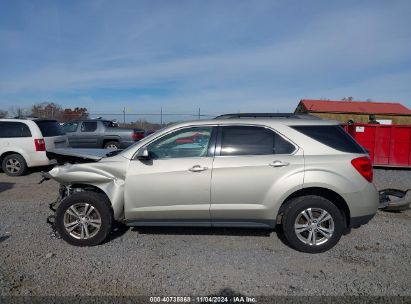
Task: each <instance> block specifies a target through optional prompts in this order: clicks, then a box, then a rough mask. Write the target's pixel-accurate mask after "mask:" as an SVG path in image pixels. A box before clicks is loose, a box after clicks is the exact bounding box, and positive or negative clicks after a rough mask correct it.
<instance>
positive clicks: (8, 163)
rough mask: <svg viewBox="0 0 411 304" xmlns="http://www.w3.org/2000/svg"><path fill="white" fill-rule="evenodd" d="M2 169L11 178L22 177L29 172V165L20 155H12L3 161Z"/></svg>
mask: <svg viewBox="0 0 411 304" xmlns="http://www.w3.org/2000/svg"><path fill="white" fill-rule="evenodd" d="M2 169H3V171H4V173H6V174H7V175H9V176H21V175H23V174H25V173H26V171H27V163H26V160H25V159H24V157H23V156H21V155H20V154H10V155H7V156H6V157H5V158H4V159H3V162H2Z"/></svg>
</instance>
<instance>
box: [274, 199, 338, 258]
mask: <svg viewBox="0 0 411 304" xmlns="http://www.w3.org/2000/svg"><path fill="white" fill-rule="evenodd" d="M308 208H312V209H310V211H311V213H312V214H313V217H312V218H313V219H314V220H313V221H310V220H307V218H306V217H305V216H304V215H302V212H303V211H304V210H307V209H308ZM321 210H324V211H326V212H327V213H328V214H329V215H330V217H331V219H332V220H327V221H325V222H322V223H321V224H319V223H318V221H317V220H316V218H319V215H320V214H321V212H322V211H321ZM306 214H307V215H308V213H306ZM317 216H318V217H317ZM327 217H328V215H327V216H325V218H327ZM305 220H307V223H304V221H305ZM296 221H298V222H297V223H302V224H303V225H305V226H304V227H307V229H306V230H304V229H305V228H304V227H302V228H300V229H301V231H302V232H300V233H297V232H296V228H295V224H296ZM319 225H320V226H319ZM308 226H310V227H308ZM345 226H346V225H345V224H344V218H343V215H342V213H341V211H340V210H339V209H338V208H337V206H335V205H334V204H333V203H332V202H330V201H329V200H327V199H325V198H323V197H320V196H316V195H307V196H302V197H297V198H294V199H292V200H291V201H290V202H289V203H288V204H287V205H286V207H285V209H284V214H283V220H282V228H283V233H284V236H285V238H286V240H287V241H288V243H289V244H290V246H291V247H293V248H295V249H297V250H299V251H302V252H307V253H320V252H324V251H327V250H329V249H331V248H332V247H334V246H335V245H336V244H337V243H338V241H339V240H340V238H341V236H342V234H343V232H344V230H345ZM314 228H315V229H314ZM324 228H325V229H327V230H331V228H332V229H333V232H332V234H331V236H330V235H329V233H327V232H325V230H324ZM320 230H321V231H320ZM314 231H317V232H314ZM323 232H325V233H326V234H327V235H328V237H329V238H327V237H326V236H325V235H324V234H323ZM310 233H312V234H310ZM310 235H311V237H310ZM312 235H315V236H316V238H318V239H317V240H316V242H319V243H320V244H316V245H313V244H314V240H313V238H312ZM301 238H302V239H305V240H306V242H310V243H313V244H311V245H310V244H308V243H306V242H304V241H303V240H302V239H301ZM321 240H323V241H321Z"/></svg>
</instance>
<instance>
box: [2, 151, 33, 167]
mask: <svg viewBox="0 0 411 304" xmlns="http://www.w3.org/2000/svg"><path fill="white" fill-rule="evenodd" d="M12 154H18V155H20V156H21V157H23V158H24V161H25V162H26V163H27V158H26V157H25V156H24V155H23V154H22V153H20V152H17V151H7V152H4V153H3V154H1V155H0V164H1V163H3V160H4V158H6V157H7V156H9V155H12Z"/></svg>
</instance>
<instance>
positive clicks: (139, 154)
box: [136, 147, 150, 160]
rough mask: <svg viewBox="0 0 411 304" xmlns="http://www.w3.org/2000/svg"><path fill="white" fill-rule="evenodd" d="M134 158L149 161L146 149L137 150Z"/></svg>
mask: <svg viewBox="0 0 411 304" xmlns="http://www.w3.org/2000/svg"><path fill="white" fill-rule="evenodd" d="M136 158H137V159H141V160H147V159H150V152H148V150H147V148H145V147H144V148H141V149H140V150H138V152H137V154H136Z"/></svg>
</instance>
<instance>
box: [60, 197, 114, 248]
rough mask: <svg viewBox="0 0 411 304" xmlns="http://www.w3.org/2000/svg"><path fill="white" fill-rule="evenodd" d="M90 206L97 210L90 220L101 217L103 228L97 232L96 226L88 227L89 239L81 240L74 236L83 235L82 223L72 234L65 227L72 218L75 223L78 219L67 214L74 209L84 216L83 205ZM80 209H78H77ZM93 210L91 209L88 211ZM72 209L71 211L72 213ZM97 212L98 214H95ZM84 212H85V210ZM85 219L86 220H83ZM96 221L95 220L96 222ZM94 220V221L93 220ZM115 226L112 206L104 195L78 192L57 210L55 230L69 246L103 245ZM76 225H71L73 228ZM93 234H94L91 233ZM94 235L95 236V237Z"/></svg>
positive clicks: (91, 214)
mask: <svg viewBox="0 0 411 304" xmlns="http://www.w3.org/2000/svg"><path fill="white" fill-rule="evenodd" d="M85 203H87V204H89V205H90V206H92V207H94V208H95V209H94V210H93V211H92V212H91V213H90V219H92V217H93V215H94V217H95V219H98V218H99V217H100V219H101V226H100V228H99V229H98V231H95V230H94V229H97V228H95V227H94V226H92V225H91V224H90V225H86V226H87V230H88V231H89V232H90V237H89V238H83V239H81V238H80V237H81V235H80V236H78V235H77V237H76V236H74V234H78V233H80V232H81V233H82V230H83V228H82V227H81V226H82V225H81V223H79V224H77V227H76V228H75V229H74V230H73V231H72V232H71V233H70V232H69V231H67V229H66V227H65V222H66V224H67V219H68V218H72V219H73V223H74V222H75V221H76V218H75V217H73V216H71V215H70V214H68V213H66V211H67V210H68V209H69V208H71V207H74V208H75V209H76V210H77V211H79V214H82V216H83V215H84V213H82V211H81V210H80V209H81V205H82V204H85ZM77 208H78V209H77ZM90 209H91V208H90V207H89V209H88V210H90ZM71 210H72V209H70V211H71ZM95 210H97V213H96V212H95ZM70 211H69V212H70ZM71 212H72V211H71ZM83 212H84V210H83ZM65 215H66V217H65ZM83 219H84V218H83ZM95 219H94V220H95ZM92 220H93V219H92ZM112 225H113V213H112V209H111V204H110V202H109V200H108V199H107V197H106V196H105V195H103V194H100V193H96V192H91V191H84V192H78V193H75V194H73V195H70V196H69V197H67V198H65V199H64V200H63V201H62V202H61V204H60V206H59V207H58V208H57V211H56V218H55V228H56V230H57V232H58V233H59V235H60V236H61V237H62V238H63V239H64V240H65V241H66V242H67V243H69V244H71V245H75V246H95V245H99V244H101V243H102V242H103V241H104V240H105V239H106V238H107V236H108V235H109V234H110V232H111V229H112ZM73 226H74V225H71V227H73ZM91 232H93V233H91ZM93 234H94V235H93Z"/></svg>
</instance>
